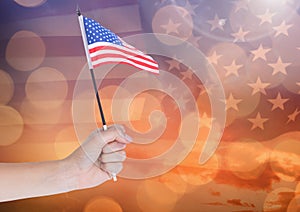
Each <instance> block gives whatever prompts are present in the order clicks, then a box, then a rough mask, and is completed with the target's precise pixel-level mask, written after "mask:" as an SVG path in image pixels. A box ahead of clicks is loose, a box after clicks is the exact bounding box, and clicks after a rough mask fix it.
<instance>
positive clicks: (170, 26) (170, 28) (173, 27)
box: [160, 19, 181, 35]
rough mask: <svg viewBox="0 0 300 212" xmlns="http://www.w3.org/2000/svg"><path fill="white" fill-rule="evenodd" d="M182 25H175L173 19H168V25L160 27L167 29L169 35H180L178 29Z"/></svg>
mask: <svg viewBox="0 0 300 212" xmlns="http://www.w3.org/2000/svg"><path fill="white" fill-rule="evenodd" d="M180 25H181V23H175V22H173V20H172V19H168V23H167V24H162V25H160V26H161V28H163V29H165V32H166V33H167V34H171V33H175V34H177V35H178V34H179V31H178V28H179V26H180Z"/></svg>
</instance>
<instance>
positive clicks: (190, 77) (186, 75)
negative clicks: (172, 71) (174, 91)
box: [180, 68, 193, 80]
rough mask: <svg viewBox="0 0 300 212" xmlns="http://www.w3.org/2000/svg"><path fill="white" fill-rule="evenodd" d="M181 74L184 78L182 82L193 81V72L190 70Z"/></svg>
mask: <svg viewBox="0 0 300 212" xmlns="http://www.w3.org/2000/svg"><path fill="white" fill-rule="evenodd" d="M180 74H181V75H182V76H183V78H182V80H185V79H190V80H191V79H192V78H193V71H192V70H191V69H190V68H189V69H188V70H186V71H184V72H181V73H180Z"/></svg>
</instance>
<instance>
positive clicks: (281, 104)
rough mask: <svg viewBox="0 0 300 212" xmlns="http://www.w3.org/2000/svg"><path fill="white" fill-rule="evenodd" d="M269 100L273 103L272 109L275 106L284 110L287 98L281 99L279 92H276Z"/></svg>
mask: <svg viewBox="0 0 300 212" xmlns="http://www.w3.org/2000/svg"><path fill="white" fill-rule="evenodd" d="M268 101H269V102H271V103H272V104H273V106H272V109H271V110H272V111H273V110H275V109H276V108H279V109H281V110H284V104H285V103H286V102H287V101H289V99H283V98H282V97H281V94H280V93H278V94H277V96H276V98H275V99H268Z"/></svg>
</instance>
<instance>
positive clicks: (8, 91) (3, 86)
mask: <svg viewBox="0 0 300 212" xmlns="http://www.w3.org/2000/svg"><path fill="white" fill-rule="evenodd" d="M14 89H15V85H14V82H13V80H12V78H11V77H10V75H9V74H8V73H6V72H5V71H3V70H1V69H0V91H1V93H0V105H1V104H4V105H5V104H7V103H8V102H9V101H10V100H11V98H12V97H13V94H14ZM4 91H5V92H4Z"/></svg>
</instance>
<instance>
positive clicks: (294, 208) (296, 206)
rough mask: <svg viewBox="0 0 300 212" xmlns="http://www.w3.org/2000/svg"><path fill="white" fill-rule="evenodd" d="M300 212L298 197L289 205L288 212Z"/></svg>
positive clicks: (299, 199)
mask: <svg viewBox="0 0 300 212" xmlns="http://www.w3.org/2000/svg"><path fill="white" fill-rule="evenodd" d="M295 211H300V195H296V196H295V197H294V198H293V199H292V200H291V201H290V203H289V205H288V207H287V212H295Z"/></svg>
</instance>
